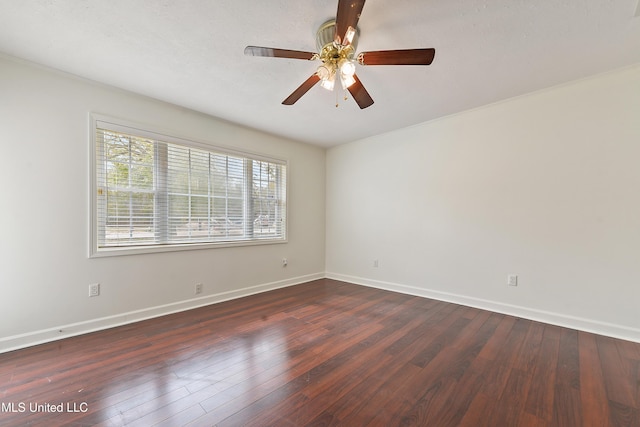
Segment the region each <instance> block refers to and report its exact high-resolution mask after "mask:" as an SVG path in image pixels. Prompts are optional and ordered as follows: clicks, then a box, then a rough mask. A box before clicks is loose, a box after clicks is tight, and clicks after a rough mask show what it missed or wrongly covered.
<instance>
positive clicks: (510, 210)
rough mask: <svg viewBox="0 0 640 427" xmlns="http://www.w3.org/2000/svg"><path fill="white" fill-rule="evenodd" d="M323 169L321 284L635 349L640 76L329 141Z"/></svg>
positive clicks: (625, 73)
mask: <svg viewBox="0 0 640 427" xmlns="http://www.w3.org/2000/svg"><path fill="white" fill-rule="evenodd" d="M326 175H327V242H326V249H327V253H326V259H327V275H328V276H329V277H334V278H340V279H345V280H350V281H353V282H356V283H362V284H368V285H371V286H378V287H382V288H387V289H394V290H399V291H402V292H407V293H412V294H417V295H423V296H431V297H435V298H439V299H444V300H449V301H454V302H461V303H463V304H468V305H473V306H478V307H484V308H489V309H492V310H496V311H501V312H505V313H511V314H516V315H520V316H522V317H528V318H532V319H538V320H543V321H547V322H551V323H556V324H561V325H565V326H571V327H575V328H578V329H585V330H591V331H595V332H600V333H604V334H608V335H613V336H619V337H623V338H628V339H632V340H635V341H640V66H635V67H632V68H627V69H623V70H619V71H616V72H613V73H609V74H606V75H601V76H596V77H593V78H590V79H586V80H582V81H577V82H573V83H571V84H567V85H563V86H561V87H556V88H552V89H549V90H545V91H542V92H538V93H534V94H530V95H527V96H523V97H520V98H517V99H512V100H509V101H506V102H502V103H498V104H494V105H490V106H486V107H483V108H480V109H476V110H473V111H469V112H465V113H462V114H458V115H455V116H450V117H447V118H444V119H440V120H436V121H433V122H429V123H424V124H421V125H418V126H414V127H411V128H406V129H402V130H399V131H395V132H391V133H388V134H385V135H379V136H375V137H371V138H367V139H364V140H361V141H356V142H353V143H351V144H347V145H343V146H339V147H335V148H333V149H331V150H329V151H328V153H327V173H326ZM374 259H378V260H379V267H378V268H375V267H373V260H374ZM510 273H514V274H518V275H519V284H518V287H515V288H513V287H508V286H506V279H507V275H508V274H510Z"/></svg>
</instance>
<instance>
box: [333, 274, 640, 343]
mask: <svg viewBox="0 0 640 427" xmlns="http://www.w3.org/2000/svg"><path fill="white" fill-rule="evenodd" d="M326 277H327V278H328V279H334V280H340V281H343V282H349V283H354V284H357V285H363V286H368V287H372V288H378V289H384V290H387V291H392V292H399V293H402V294H408V295H415V296H419V297H424V298H430V299H435V300H439V301H446V302H451V303H454V304H460V305H464V306H467V307H474V308H479V309H482V310H489V311H493V312H496V313H501V314H508V315H511V316H516V317H521V318H523V319H529V320H535V321H537V322H542V323H548V324H551V325H557V326H562V327H565V328H571V329H577V330H579V331H585V332H591V333H594V334H598V335H605V336H608V337H612V338H619V339H623V340H627V341H633V342H637V343H640V329H635V328H630V327H627V326H621V325H615V324H611V323H606V322H600V321H596V320H591V319H585V318H581V317H575V316H569V315H566V314H560V313H553V312H550V311H544V310H536V309H532V308H528V307H522V306H517V305H511V304H504V303H501V302H496V301H490V300H485V299H481V298H474V297H468V296H464V295H458V294H451V293H448V292H441V291H435V290H431V289H423V288H416V287H413V286H407V285H401V284H398V283H390V282H383V281H379V280H373V279H367V278H363V277H356V276H349V275H345V274H338V273H330V272H327V273H326Z"/></svg>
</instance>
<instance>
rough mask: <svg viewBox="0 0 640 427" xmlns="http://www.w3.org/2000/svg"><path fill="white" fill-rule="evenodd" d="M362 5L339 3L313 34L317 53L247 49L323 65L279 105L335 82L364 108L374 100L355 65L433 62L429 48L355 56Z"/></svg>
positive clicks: (352, 1) (247, 52)
mask: <svg viewBox="0 0 640 427" xmlns="http://www.w3.org/2000/svg"><path fill="white" fill-rule="evenodd" d="M364 3H365V0H339V1H338V12H337V13H336V19H335V20H334V19H331V20H329V21H327V22H325V23H324V24H322V25H321V26H320V28H319V29H318V32H317V34H316V48H317V50H318V53H314V52H304V51H299V50H289V49H277V48H271V47H262V46H247V47H246V48H245V49H244V54H245V55H250V56H266V57H276V58H293V59H306V60H310V61H312V60H318V59H319V60H320V61H322V64H321V65H320V66H319V67H318V69H317V70H316V72H315V73H314V74H313V75H312V76H311V77H309V78H308V79H307V80H305V81H304V83H302V84H301V85H300V86H299V87H298V88H297V89H296V90H294V91H293V93H292V94H291V95H289V96H288V97H287V98H286V99H285V100H284V101H282V103H283V104H284V105H293V104H295V103H296V101H298V100H299V99H300V98H301V97H302V95H304V94H305V93H307V92H308V91H309V89H311V88H312V87H313V86H315V85H316V84H317V83H318V82H320V85H321V86H322V87H324V88H325V89H328V90H333V88H334V86H335V82H336V80H339V82H340V84H341V86H342V88H343V89H345V90H349V92H350V93H351V96H353V99H354V100H355V101H356V103H357V104H358V106H359V107H360V108H367V107H369V106H371V105H372V104H373V99H372V98H371V96H370V95H369V92H367V90H366V89H365V88H364V86H363V85H362V82H361V81H360V79H359V78H358V76H357V75H356V73H355V71H356V63H358V64H360V65H429V64H431V62H433V58H434V56H435V53H436V51H435V49H432V48H425V49H401V50H379V51H372V52H360V53H359V54H358V55H357V56H356V55H355V52H356V45H357V41H358V36H359V30H358V20H359V19H360V14H361V13H362V9H363V7H364Z"/></svg>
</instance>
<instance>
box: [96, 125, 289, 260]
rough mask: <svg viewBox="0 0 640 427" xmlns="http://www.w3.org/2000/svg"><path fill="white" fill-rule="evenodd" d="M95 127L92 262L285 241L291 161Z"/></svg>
mask: <svg viewBox="0 0 640 427" xmlns="http://www.w3.org/2000/svg"><path fill="white" fill-rule="evenodd" d="M92 121H93V144H92V145H93V154H94V155H93V156H92V157H93V163H92V166H93V167H92V179H93V183H92V187H93V191H92V203H93V205H92V213H93V217H92V230H91V231H92V245H91V246H92V248H91V253H92V255H101V254H121V253H130V252H134V253H135V252H150V251H157V250H160V251H162V250H176V249H191V248H203V247H211V246H219V245H231V244H254V243H274V242H284V241H286V228H287V227H286V188H287V185H286V183H287V176H286V173H287V165H286V162H285V161H282V160H276V159H269V158H265V157H262V156H257V155H252V154H247V153H239V152H234V151H230V150H225V149H222V148H214V147H211V146H208V145H204V144H201V143H197V142H193V141H187V140H183V139H180V138H176V137H171V136H166V135H162V134H160V133H156V132H153V131H148V130H142V129H139V127H137V126H131V125H126V124H122V123H117V122H116V121H114V120H112V119H106V118H97V117H94V118H93V120H92Z"/></svg>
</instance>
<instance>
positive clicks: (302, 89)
mask: <svg viewBox="0 0 640 427" xmlns="http://www.w3.org/2000/svg"><path fill="white" fill-rule="evenodd" d="M319 81H320V77H318V75H317V74H314V75H312V76H311V77H309V78H308V79H307V80H305V81H304V83H302V84H301V85H300V86H298V88H297V89H296V90H294V91H293V93H292V94H291V95H289V97H288V98H287V99H285V100H284V101H282V103H283V104H284V105H293V104H295V103H296V101H298V99H300V98H302V95H304V94H305V93H307V92H308V91H309V89H311V88H312V87H313V86H315V84H316V83H318V82H319Z"/></svg>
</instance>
